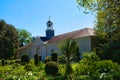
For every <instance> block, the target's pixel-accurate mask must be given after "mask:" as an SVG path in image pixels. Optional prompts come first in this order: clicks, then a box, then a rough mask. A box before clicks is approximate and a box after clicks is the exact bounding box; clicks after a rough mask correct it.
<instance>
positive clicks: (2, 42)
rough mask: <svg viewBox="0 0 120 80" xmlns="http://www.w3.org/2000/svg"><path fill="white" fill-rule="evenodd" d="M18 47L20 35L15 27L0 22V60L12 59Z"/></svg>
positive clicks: (2, 21)
mask: <svg viewBox="0 0 120 80" xmlns="http://www.w3.org/2000/svg"><path fill="white" fill-rule="evenodd" d="M18 46H19V40H18V33H17V30H16V29H15V27H14V26H13V25H11V24H7V23H6V22H5V21H4V20H0V58H10V57H12V56H13V55H14V51H15V49H17V48H18Z"/></svg>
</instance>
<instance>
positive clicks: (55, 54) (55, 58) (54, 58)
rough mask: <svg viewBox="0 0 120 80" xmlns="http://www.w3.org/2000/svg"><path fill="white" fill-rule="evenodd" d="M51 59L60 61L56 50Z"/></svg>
mask: <svg viewBox="0 0 120 80" xmlns="http://www.w3.org/2000/svg"><path fill="white" fill-rule="evenodd" d="M51 60H52V61H55V62H57V61H58V54H57V53H56V52H52V53H51Z"/></svg>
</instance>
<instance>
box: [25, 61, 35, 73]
mask: <svg viewBox="0 0 120 80" xmlns="http://www.w3.org/2000/svg"><path fill="white" fill-rule="evenodd" d="M24 69H25V70H26V71H33V69H34V66H33V65H32V64H30V63H29V64H26V65H25V67H24Z"/></svg>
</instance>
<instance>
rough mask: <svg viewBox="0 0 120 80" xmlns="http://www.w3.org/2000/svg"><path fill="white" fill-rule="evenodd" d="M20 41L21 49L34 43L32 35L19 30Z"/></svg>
mask: <svg viewBox="0 0 120 80" xmlns="http://www.w3.org/2000/svg"><path fill="white" fill-rule="evenodd" d="M17 31H18V35H19V41H20V47H22V46H24V45H26V44H28V43H30V42H31V41H32V34H31V33H30V32H28V31H26V30H25V29H17Z"/></svg>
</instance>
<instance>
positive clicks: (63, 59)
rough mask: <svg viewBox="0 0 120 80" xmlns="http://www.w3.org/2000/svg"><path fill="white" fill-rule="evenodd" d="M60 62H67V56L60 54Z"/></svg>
mask: <svg viewBox="0 0 120 80" xmlns="http://www.w3.org/2000/svg"><path fill="white" fill-rule="evenodd" d="M58 60H59V63H66V58H65V56H64V55H61V56H58Z"/></svg>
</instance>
